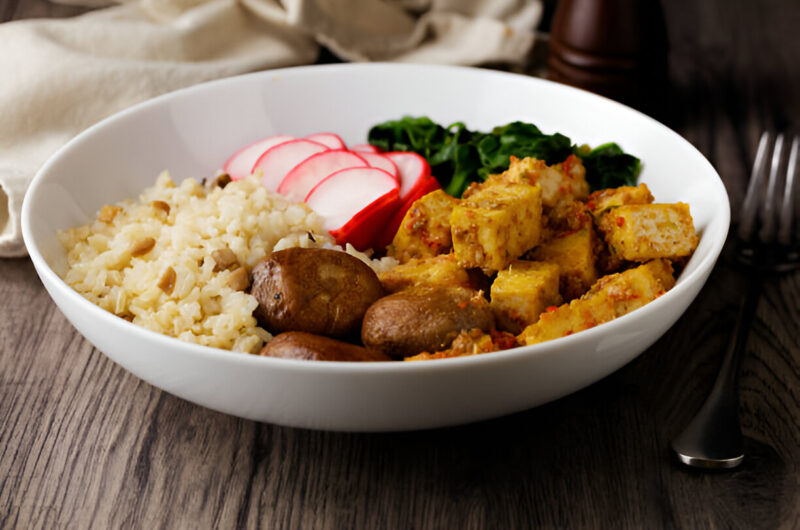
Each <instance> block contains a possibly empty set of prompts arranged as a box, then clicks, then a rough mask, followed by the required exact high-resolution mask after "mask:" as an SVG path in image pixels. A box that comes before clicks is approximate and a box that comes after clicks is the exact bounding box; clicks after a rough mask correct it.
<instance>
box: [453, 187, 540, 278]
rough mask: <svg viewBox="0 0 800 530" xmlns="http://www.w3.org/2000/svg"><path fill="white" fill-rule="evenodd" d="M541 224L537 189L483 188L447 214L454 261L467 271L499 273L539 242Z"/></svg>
mask: <svg viewBox="0 0 800 530" xmlns="http://www.w3.org/2000/svg"><path fill="white" fill-rule="evenodd" d="M541 223H542V189H541V187H540V186H538V185H537V186H531V185H530V184H508V185H505V186H489V187H487V188H484V189H482V190H480V191H478V192H476V193H474V194H473V195H471V196H470V197H469V198H468V199H464V200H462V201H461V202H460V203H459V204H458V205H456V206H455V207H454V208H453V212H452V213H451V214H450V228H451V232H452V236H453V251H454V253H455V256H456V260H457V261H458V263H459V265H461V266H462V267H466V268H470V267H479V268H481V269H484V270H494V271H497V270H502V269H504V268H506V267H507V266H508V264H509V263H511V262H512V261H514V260H515V259H517V258H518V257H519V256H521V255H522V254H523V253H524V252H525V251H526V250H528V249H530V248H532V247H534V246H535V245H536V244H537V243H538V242H539V237H540V234H541V229H542V227H541Z"/></svg>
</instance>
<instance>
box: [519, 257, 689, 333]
mask: <svg viewBox="0 0 800 530" xmlns="http://www.w3.org/2000/svg"><path fill="white" fill-rule="evenodd" d="M673 285H675V280H674V278H673V276H672V265H671V264H670V262H669V261H668V260H661V259H659V260H653V261H649V262H647V263H645V264H643V265H640V266H638V267H636V268H634V269H629V270H627V271H625V272H621V273H616V274H611V275H608V276H604V277H602V278H600V279H599V280H598V281H597V283H595V284H594V285H593V286H592V288H591V289H590V290H589V291H588V292H587V293H586V294H584V295H583V296H582V297H580V298H578V299H576V300H573V301H571V302H570V303H569V304H564V305H562V306H560V307H558V308H557V309H555V310H554V311H547V312H545V313H543V314H542V316H541V317H540V318H539V320H538V321H537V322H536V323H534V324H531V325H530V326H528V327H527V328H525V330H524V331H523V332H522V333H521V334H520V335H519V336H517V341H518V342H519V343H520V344H536V343H539V342H544V341H547V340H552V339H556V338H559V337H564V336H566V335H571V334H572V333H577V332H578V331H583V330H585V329H589V328H591V327H594V326H596V325H598V324H602V323H603V322H608V321H610V320H613V319H615V318H617V317H620V316H622V315H624V314H626V313H629V312H631V311H633V310H634V309H637V308H639V307H642V306H643V305H645V304H647V303H649V302H651V301H653V300H655V299H656V298H658V297H659V296H661V295H662V294H663V293H664V292H666V291H667V290H669V289H671V288H672V286H673Z"/></svg>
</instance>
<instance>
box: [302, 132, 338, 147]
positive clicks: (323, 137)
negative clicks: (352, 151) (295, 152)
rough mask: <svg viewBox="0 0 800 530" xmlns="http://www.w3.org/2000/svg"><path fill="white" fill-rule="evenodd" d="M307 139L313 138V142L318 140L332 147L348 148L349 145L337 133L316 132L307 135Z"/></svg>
mask: <svg viewBox="0 0 800 530" xmlns="http://www.w3.org/2000/svg"><path fill="white" fill-rule="evenodd" d="M305 139H306V140H311V141H312V142H317V143H320V144H322V145H327V146H328V147H330V148H331V149H346V148H347V146H346V145H345V143H344V140H342V138H341V137H340V136H339V135H338V134H335V133H329V132H324V133H316V134H309V135H308V136H306V137H305Z"/></svg>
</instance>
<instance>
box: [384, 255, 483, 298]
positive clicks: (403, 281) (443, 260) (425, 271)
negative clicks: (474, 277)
mask: <svg viewBox="0 0 800 530" xmlns="http://www.w3.org/2000/svg"><path fill="white" fill-rule="evenodd" d="M378 277H379V278H380V281H381V284H382V285H383V288H384V289H386V290H387V291H388V292H390V293H396V292H397V291H402V290H403V289H408V288H409V287H413V286H415V285H446V286H455V287H469V288H472V287H473V285H472V281H471V277H470V274H469V273H468V272H467V270H466V269H465V268H464V267H461V266H460V265H459V264H458V263H457V262H456V259H455V256H453V254H440V255H438V256H434V257H432V258H412V259H410V260H408V261H407V262H405V263H401V264H400V265H397V266H396V267H393V268H391V269H389V270H387V271H385V272H382V273H381V274H380V275H379V276H378Z"/></svg>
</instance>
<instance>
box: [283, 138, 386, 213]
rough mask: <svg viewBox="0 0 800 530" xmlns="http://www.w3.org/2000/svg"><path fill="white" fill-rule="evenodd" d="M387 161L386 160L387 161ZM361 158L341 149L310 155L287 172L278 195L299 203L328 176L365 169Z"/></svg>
mask: <svg viewBox="0 0 800 530" xmlns="http://www.w3.org/2000/svg"><path fill="white" fill-rule="evenodd" d="M387 160H388V159H387ZM367 165H368V163H367V161H366V160H364V158H362V157H361V156H359V155H357V154H356V153H352V152H350V151H345V150H343V149H331V150H329V151H322V152H319V153H317V154H315V155H311V156H310V157H308V158H306V159H305V160H303V161H302V162H300V163H299V164H297V165H296V166H295V167H294V169H292V170H291V171H289V173H287V174H286V177H284V179H283V181H282V182H281V183H280V185H279V186H278V193H280V194H282V195H284V196H285V197H286V198H287V199H289V200H291V201H296V202H301V201H303V200H305V198H306V197H308V194H309V192H310V191H311V190H312V189H314V186H316V185H317V184H319V183H320V182H321V181H322V179H324V178H325V177H327V176H328V175H330V174H332V173H335V172H336V171H339V170H340V169H345V168H348V167H366V166H367Z"/></svg>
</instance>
